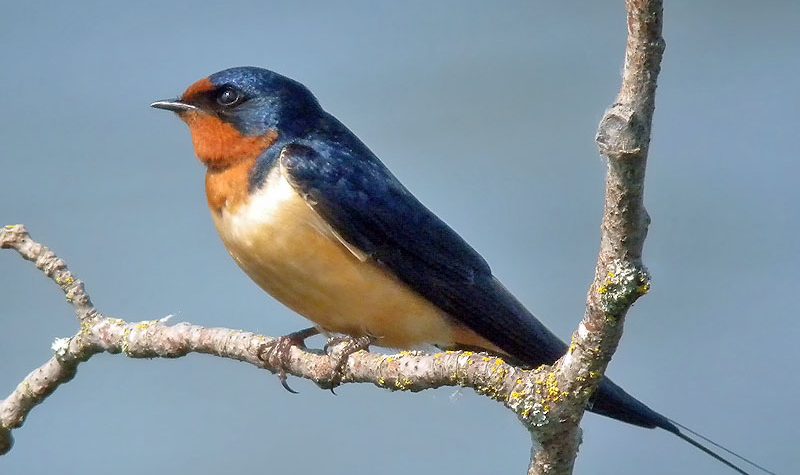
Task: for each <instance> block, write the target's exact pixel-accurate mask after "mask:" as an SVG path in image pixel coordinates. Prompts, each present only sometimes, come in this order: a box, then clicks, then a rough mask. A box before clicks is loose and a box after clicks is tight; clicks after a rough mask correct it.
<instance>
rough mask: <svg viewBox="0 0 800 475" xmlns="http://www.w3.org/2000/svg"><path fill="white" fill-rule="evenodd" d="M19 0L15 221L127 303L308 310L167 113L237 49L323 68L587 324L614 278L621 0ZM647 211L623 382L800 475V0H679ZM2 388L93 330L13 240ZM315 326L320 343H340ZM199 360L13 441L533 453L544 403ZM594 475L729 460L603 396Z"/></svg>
mask: <svg viewBox="0 0 800 475" xmlns="http://www.w3.org/2000/svg"><path fill="white" fill-rule="evenodd" d="M347 5H348V6H347V7H344V6H335V5H333V4H332V2H322V1H317V2H306V1H297V2H275V1H251V2H247V1H230V2H224V3H221V2H216V4H213V5H201V4H200V3H199V2H189V1H185V2H160V1H159V2H156V1H142V2H101V1H95V2H91V1H85V2H11V1H9V0H4V1H2V11H3V14H2V16H1V17H0V63H1V64H2V65H3V66H2V68H1V69H0V107H2V111H3V112H2V113H0V165H1V166H0V224H10V223H25V224H26V225H27V226H28V228H29V230H30V232H31V233H32V235H33V237H34V238H36V239H38V240H40V241H41V242H43V243H45V244H46V245H48V246H50V247H52V248H53V249H54V250H55V251H56V252H58V253H59V254H60V255H61V256H62V257H63V258H65V259H66V260H67V262H68V263H69V264H70V266H71V268H72V270H73V271H74V272H75V273H77V275H78V276H79V277H80V278H82V279H83V280H85V282H86V283H87V287H88V290H89V291H90V293H91V296H92V297H93V299H94V301H95V303H96V304H97V305H98V307H99V309H100V310H101V311H103V312H106V313H107V314H109V315H116V316H119V317H121V318H125V319H128V320H144V319H154V318H159V317H163V316H165V315H167V314H175V315H176V317H175V318H174V319H173V321H191V322H194V323H197V324H202V325H214V326H226V327H232V328H243V329H247V330H252V331H255V332H261V333H264V334H268V335H281V334H285V333H288V332H290V331H292V330H296V329H299V328H301V327H304V326H306V322H305V321H304V320H302V319H301V318H299V317H298V316H296V315H295V314H293V313H292V312H291V311H289V310H287V309H285V308H283V307H282V306H280V305H279V304H277V303H276V302H274V301H273V300H272V299H271V298H269V297H268V296H267V295H265V294H264V293H263V292H262V291H261V290H259V289H258V288H257V287H256V286H255V285H254V284H253V283H251V282H250V280H249V279H248V278H247V277H246V276H245V275H244V274H243V273H242V272H240V271H239V269H238V268H237V267H236V266H235V264H234V263H233V261H232V260H231V259H230V258H229V257H228V255H227V254H226V252H225V250H224V249H223V247H222V245H221V243H220V242H219V240H218V238H217V235H216V233H215V231H214V230H213V226H212V223H211V220H210V217H209V215H208V211H207V209H206V204H205V197H204V192H203V174H204V170H203V169H202V167H201V166H200V165H199V164H198V163H197V161H196V159H195V158H194V155H193V151H192V147H191V144H190V140H189V134H188V132H187V131H186V130H185V127H184V125H183V124H181V123H180V122H179V121H178V120H177V119H176V118H175V117H173V116H172V115H171V114H168V113H165V112H163V111H155V110H152V109H150V108H149V107H148V104H150V102H152V101H153V100H156V99H162V98H166V97H173V96H175V95H177V94H179V93H180V92H182V90H183V89H184V88H185V87H186V86H187V85H188V84H190V83H192V82H193V81H195V80H197V79H199V78H201V77H203V76H206V75H208V74H210V73H212V72H214V71H217V70H220V69H223V68H227V67H231V66H237V65H256V66H262V67H267V68H270V69H274V70H276V71H278V72H281V73H283V74H286V75H288V76H290V77H293V78H295V79H297V80H300V81H301V82H303V83H305V84H306V85H307V86H308V87H309V88H310V89H311V90H312V91H314V92H315V93H316V95H317V96H318V98H319V100H320V102H321V103H322V104H323V106H324V107H325V108H326V109H327V110H329V111H330V112H332V113H333V114H334V115H336V116H337V117H339V118H340V119H341V120H342V121H343V122H344V123H345V124H347V125H348V126H349V127H350V128H352V130H353V131H354V132H356V133H357V134H358V135H359V137H361V139H362V140H364V141H365V142H366V143H367V144H368V145H369V146H370V147H371V148H372V149H373V150H374V151H375V153H376V154H377V155H378V156H380V157H381V158H382V160H383V161H385V162H386V163H387V165H388V166H389V167H390V168H391V169H392V170H393V171H394V172H395V173H396V174H397V175H398V176H399V177H400V178H401V180H402V181H403V182H404V183H405V184H406V185H407V186H408V187H409V188H410V189H411V190H412V191H413V192H415V193H416V194H417V196H418V197H419V198H420V199H421V200H422V201H423V202H425V203H426V204H427V205H428V206H429V207H430V208H432V209H433V210H434V211H435V212H437V213H438V214H439V215H440V216H441V217H442V218H444V219H445V220H446V221H447V222H448V223H450V224H451V225H452V226H453V227H454V228H455V229H456V230H458V231H459V232H460V233H461V234H462V235H463V236H464V237H465V238H466V239H467V240H468V241H469V242H470V243H472V244H473V245H474V247H475V248H476V249H477V250H478V251H479V252H481V253H482V254H483V255H484V256H485V257H486V258H487V260H488V261H489V262H490V263H491V264H492V266H493V269H494V271H495V274H496V275H498V276H499V277H500V278H501V279H502V280H503V282H504V283H505V284H506V285H507V286H508V287H509V288H510V289H512V291H513V292H514V293H516V294H517V295H518V296H519V298H520V299H521V300H522V301H523V302H525V303H526V304H527V305H528V306H529V308H530V309H531V310H532V311H533V312H534V313H535V314H536V315H537V316H538V317H539V318H540V319H541V320H543V321H544V322H545V323H546V324H547V325H548V326H549V327H550V328H552V329H553V330H554V331H555V332H556V333H558V334H559V335H561V336H562V337H564V338H568V337H569V335H570V332H571V331H572V330H573V329H574V328H575V327H576V324H577V322H578V321H579V319H580V317H581V315H582V313H583V306H584V298H585V294H586V290H587V287H588V284H589V282H590V281H591V278H592V274H593V271H594V262H595V255H596V251H597V247H598V231H599V229H598V227H599V221H600V216H601V203H602V201H601V196H602V193H603V178H604V171H605V165H604V163H603V161H602V160H601V158H600V157H599V156H598V154H597V151H596V147H595V144H594V141H593V139H594V134H595V132H596V127H597V123H598V121H599V119H600V117H601V115H602V113H603V111H604V109H605V108H606V107H607V106H608V105H609V104H610V103H611V102H612V101H613V99H614V96H615V94H616V91H617V89H618V86H619V81H620V77H619V76H620V71H621V65H622V59H623V50H624V45H625V33H626V27H625V16H624V7H623V2H622V1H613V2H612V1H604V2H592V1H572V2H545V1H506V2H500V3H497V2H478V1H473V2H467V1H447V2H445V1H442V2H423V1H412V2H402V4H401V2H383V3H382V4H380V5H378V4H377V2H368V1H362V2H348V3H347ZM666 8H667V11H666V15H665V19H666V24H665V37H666V41H667V51H666V56H665V58H664V63H663V71H662V76H661V78H660V81H659V90H658V99H657V110H656V116H655V124H654V132H653V140H652V149H651V155H650V157H651V159H650V163H649V169H648V178H647V193H646V201H647V207H648V210H649V212H650V214H651V216H652V218H653V224H652V226H651V228H650V237H649V239H648V241H647V244H646V255H645V258H646V263H647V265H648V266H649V268H650V270H651V271H652V274H653V277H654V280H653V291H652V292H651V293H650V294H649V295H648V296H647V297H646V298H644V299H642V300H641V301H640V302H639V303H637V304H636V306H635V307H634V308H633V310H632V312H631V313H630V314H629V317H628V320H627V324H626V331H625V337H624V338H623V342H622V345H621V347H620V349H619V352H618V353H617V355H616V356H615V358H614V361H613V362H612V365H611V368H610V371H609V374H610V375H611V376H613V378H614V379H615V380H616V381H617V382H618V383H620V384H621V385H622V386H624V387H625V388H626V389H627V390H628V391H630V392H631V393H633V394H635V395H636V396H638V397H639V398H641V400H642V401H645V402H646V403H648V404H649V405H651V406H652V407H653V408H655V409H657V410H659V411H661V412H663V413H664V414H666V415H668V416H669V417H672V418H674V419H676V420H678V421H681V422H683V423H685V424H687V425H689V426H690V427H692V428H695V429H697V430H699V431H701V432H703V433H704V434H706V435H708V436H709V437H712V438H714V439H715V440H717V441H719V442H722V443H724V444H726V445H728V446H730V447H731V448H734V449H736V450H739V451H741V452H743V453H744V454H747V455H748V456H750V457H752V458H753V459H755V460H757V461H760V462H762V463H764V464H765V465H767V466H768V467H770V468H772V469H773V470H775V471H777V472H778V473H782V474H789V473H796V471H797V468H798V466H800V455H798V452H797V450H796V448H795V444H796V440H797V436H798V424H797V416H796V412H795V411H796V407H797V400H798V395H799V394H798V393H799V392H800V390H799V388H800V386H799V384H800V383H798V378H797V370H796V365H797V361H798V358H799V357H800V350H799V349H798V344H797V338H798V336H800V332H798V330H799V329H800V328H799V325H798V323H797V322H798V320H797V315H796V312H797V310H796V301H797V295H798V292H799V291H800V279H798V273H799V272H800V271H798V269H799V268H800V252H799V251H798V243H797V235H798V231H800V213H799V212H798V203H800V191H798V186H797V179H798V172H800V168H799V167H798V161H797V160H798V152H797V136H798V127H799V126H800V120H799V119H798V114H797V111H798V99H800V94H799V93H798V90H799V89H798V87H797V75H798V72H800V54H798V45H800V29H798V28H797V25H798V23H800V4H798V3H796V2H789V1H766V2H746V1H738V0H717V1H705V2H693V1H689V0H682V1H679V0H675V1H670V2H667V7H666ZM0 301H1V302H2V310H0V328H1V330H0V397H3V396H4V395H6V394H8V393H9V392H10V391H11V390H12V389H13V388H14V386H15V385H16V384H17V383H18V382H19V381H20V380H21V378H23V377H24V376H25V375H26V374H27V373H28V372H29V371H30V370H32V369H33V368H34V367H36V366H38V365H39V364H41V363H42V362H44V361H45V360H46V359H47V358H48V357H49V356H50V355H51V350H50V343H51V342H52V340H53V339H54V338H56V337H63V336H70V335H72V334H73V333H74V332H75V331H76V329H77V327H76V323H75V319H74V317H73V315H72V312H71V309H70V307H69V306H68V305H67V304H65V302H64V299H63V296H62V294H61V293H60V292H59V291H58V290H57V289H56V288H55V287H54V285H53V284H52V283H51V282H49V281H48V280H46V279H44V278H43V277H42V275H40V273H39V272H38V271H36V270H35V269H34V268H33V266H31V265H30V264H29V263H27V262H23V261H22V260H21V259H20V258H19V257H18V256H17V255H16V254H15V253H12V252H2V253H0ZM315 343H316V344H321V341H319V340H317V341H316V342H315ZM290 384H291V385H292V386H293V387H294V388H295V389H297V390H299V391H300V392H301V394H300V395H292V394H289V393H288V392H286V391H284V390H283V389H282V388H281V386H280V384H279V383H278V380H277V378H275V377H274V376H271V375H270V374H268V373H266V372H264V371H260V370H257V369H255V368H253V367H250V366H247V365H244V364H241V363H235V362H232V361H227V360H222V359H218V358H212V357H206V356H197V355H193V356H190V357H187V358H182V359H179V360H172V361H169V360H151V361H147V360H128V359H125V358H123V357H121V356H108V355H101V356H98V357H95V358H93V359H92V360H91V361H90V362H88V363H87V364H84V365H83V366H81V369H80V371H79V374H78V377H77V378H76V379H75V380H74V381H73V382H71V383H69V384H67V385H66V386H63V387H62V388H61V389H60V390H59V391H58V392H57V393H56V394H55V395H53V396H52V397H51V398H50V399H48V400H47V401H46V402H45V404H43V405H42V406H40V407H38V408H37V409H35V410H34V411H33V413H32V414H31V417H30V418H29V420H28V421H27V422H26V424H25V426H24V427H23V428H22V429H20V430H17V431H15V437H16V446H15V448H14V449H13V451H12V452H11V453H10V454H9V455H8V456H5V457H2V458H0V472H2V473H4V474H9V475H16V474H26V475H36V474H51V473H76V472H77V471H80V472H82V473H110V472H113V473H115V474H117V475H125V474H138V473H194V474H216V473H323V472H324V473H329V474H353V473H376V472H377V473H382V474H386V475H390V474H408V473H442V474H463V475H466V474H485V473H508V474H513V473H519V474H522V473H525V469H526V467H527V464H528V457H529V445H530V440H529V438H528V436H527V434H526V433H525V431H524V429H523V428H522V427H521V426H520V425H519V423H518V422H517V421H516V419H515V417H514V416H513V415H512V414H511V413H510V412H508V411H506V410H505V409H503V408H502V406H500V405H499V404H497V403H494V402H491V401H489V400H487V399H485V398H481V397H478V396H476V395H475V394H474V393H472V392H471V391H468V390H461V391H457V390H455V389H452V388H450V389H442V390H439V391H427V392H424V393H421V394H414V395H412V394H400V393H389V392H386V391H381V390H377V389H376V388H374V387H371V386H365V385H361V386H359V385H349V386H346V387H342V388H341V389H340V390H339V391H338V393H339V395H338V396H332V395H331V394H330V393H329V392H327V391H323V390H320V389H317V388H316V387H315V386H313V385H311V384H309V383H307V382H305V381H299V380H295V379H293V380H291V381H290ZM583 427H584V430H585V432H584V442H583V445H582V447H581V452H580V454H579V457H578V462H577V470H576V473H616V474H639V473H649V474H673V473H704V474H730V473H732V472H730V471H729V470H728V469H726V468H725V467H723V466H721V465H719V464H718V463H716V462H714V461H713V460H711V459H710V458H708V457H707V456H705V455H703V454H701V453H700V452H698V451H697V450H695V449H693V448H692V447H690V446H688V445H686V444H685V443H683V442H681V441H679V440H678V439H676V438H674V437H672V436H670V435H668V434H666V433H664V432H658V431H648V430H644V429H639V428H635V427H630V426H626V425H623V424H620V423H617V422H614V421H610V420H608V419H604V418H601V417H599V416H596V415H587V416H586V418H585V419H584V423H583Z"/></svg>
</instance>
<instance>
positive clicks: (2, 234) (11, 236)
mask: <svg viewBox="0 0 800 475" xmlns="http://www.w3.org/2000/svg"><path fill="white" fill-rule="evenodd" d="M27 235H28V230H27V229H25V226H23V225H21V224H8V225H6V226H3V228H2V229H0V249H8V248H11V247H13V246H14V244H16V243H19V241H20V240H22V239H24V238H25V237H26V236H27Z"/></svg>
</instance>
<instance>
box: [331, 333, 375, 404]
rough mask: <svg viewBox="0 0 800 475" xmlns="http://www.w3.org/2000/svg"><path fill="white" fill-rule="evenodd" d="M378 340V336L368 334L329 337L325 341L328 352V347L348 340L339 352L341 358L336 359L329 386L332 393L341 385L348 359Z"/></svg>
mask: <svg viewBox="0 0 800 475" xmlns="http://www.w3.org/2000/svg"><path fill="white" fill-rule="evenodd" d="M376 340H377V338H376V337H374V336H371V335H366V336H358V337H353V336H335V337H332V338H329V339H328V341H327V342H326V343H325V347H324V348H325V352H326V353H327V351H328V349H329V348H330V347H332V346H334V345H336V344H338V343H342V342H347V345H346V346H345V347H344V348H343V349H342V352H341V353H340V354H339V358H338V359H337V361H336V366H335V367H334V368H333V375H332V376H331V387H330V388H329V389H330V391H331V393H333V394H334V395H335V394H336V392H335V391H334V388H336V387H337V386H339V385H340V384H341V383H342V378H343V377H344V369H345V367H347V359H348V358H349V357H350V355H352V354H353V353H357V352H359V351H361V350H367V349H369V346H370V345H371V344H373V343H375V341H376Z"/></svg>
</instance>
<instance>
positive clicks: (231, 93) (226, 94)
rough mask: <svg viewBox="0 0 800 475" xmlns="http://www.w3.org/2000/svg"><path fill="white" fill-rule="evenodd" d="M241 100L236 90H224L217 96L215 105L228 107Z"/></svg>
mask: <svg viewBox="0 0 800 475" xmlns="http://www.w3.org/2000/svg"><path fill="white" fill-rule="evenodd" d="M241 99H242V95H241V94H240V93H239V91H237V90H236V89H231V88H229V87H228V88H225V89H222V90H221V91H219V93H218V94H217V104H219V105H221V106H225V107H230V106H232V105H234V104H236V103H237V102H239V101H240V100H241Z"/></svg>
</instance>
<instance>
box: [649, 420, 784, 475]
mask: <svg viewBox="0 0 800 475" xmlns="http://www.w3.org/2000/svg"><path fill="white" fill-rule="evenodd" d="M668 420H669V422H671V423H672V424H674V426H673V427H663V428H664V429H665V430H667V431H669V432H672V433H673V434H675V435H676V436H678V437H680V438H681V439H683V440H685V441H686V442H688V443H689V444H691V445H693V446H695V447H697V448H698V449H700V450H701V451H703V452H704V453H706V454H708V455H710V456H711V457H713V458H714V459H716V460H718V461H719V462H721V463H723V464H725V465H727V466H728V467H730V468H732V469H733V470H735V471H736V472H738V473H741V474H742V475H751V474H750V472H746V471H745V470H744V469H742V468H741V467H740V466H738V465H736V464H734V463H733V462H731V461H729V460H727V459H725V458H724V457H722V456H721V455H720V454H718V453H717V452H714V451H713V450H711V449H710V448H708V447H707V446H705V445H703V444H702V443H700V442H698V441H697V440H695V439H693V438H692V437H690V436H689V435H687V434H684V433H683V432H682V431H681V429H682V430H684V431H686V432H688V433H689V434H691V435H693V436H695V437H697V438H698V439H701V440H703V441H705V442H706V443H708V444H710V445H713V446H714V447H716V448H718V449H720V450H722V451H724V452H727V453H728V454H730V455H732V456H734V457H736V458H737V459H739V460H741V461H742V462H745V463H747V464H748V465H751V466H753V467H755V468H757V469H759V470H761V471H762V472H764V473H766V474H769V475H777V474H776V473H775V472H773V471H771V470H767V469H766V468H764V467H763V466H761V465H759V464H757V463H755V462H753V461H752V460H750V459H748V458H746V457H744V456H742V455H739V454H738V453H736V452H734V451H732V450H731V449H729V448H727V447H724V446H722V445H720V444H718V443H716V442H714V441H713V440H711V439H709V438H708V437H706V436H704V435H702V434H699V433H697V432H695V431H693V430H692V429H690V428H688V427H686V426H685V425H683V424H681V423H680V422H676V421H674V420H672V419H668ZM675 426H676V427H675ZM678 428H680V429H678Z"/></svg>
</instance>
